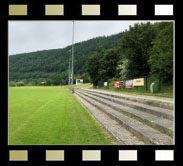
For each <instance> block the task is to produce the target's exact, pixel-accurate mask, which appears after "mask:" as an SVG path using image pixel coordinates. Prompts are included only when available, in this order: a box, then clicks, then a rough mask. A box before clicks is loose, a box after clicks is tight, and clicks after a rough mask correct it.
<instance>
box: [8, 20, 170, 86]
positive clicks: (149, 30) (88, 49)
mask: <svg viewBox="0 0 183 166" xmlns="http://www.w3.org/2000/svg"><path fill="white" fill-rule="evenodd" d="M69 56H70V57H71V46H68V47H66V48H63V49H55V50H44V51H38V52H33V53H25V54H19V55H12V56H10V57H9V68H10V75H9V76H10V81H11V82H10V83H12V84H11V85H13V84H14V83H15V82H22V83H23V84H26V85H39V84H41V82H46V84H47V85H66V84H67V83H68V69H69V64H68V61H69ZM149 75H157V77H158V78H159V79H160V80H161V81H162V83H170V84H172V83H173V23H172V22H158V23H150V22H148V23H137V24H135V25H134V26H132V27H131V26H130V27H129V30H128V31H125V32H121V33H119V34H115V35H112V36H107V37H105V36H104V37H97V38H94V39H90V40H88V41H83V42H81V43H77V44H75V46H74V76H75V77H74V79H75V78H84V82H91V83H92V84H93V85H94V86H96V85H98V83H99V82H104V81H109V82H110V81H114V80H127V79H133V78H139V77H146V76H149ZM74 82H75V81H74Z"/></svg>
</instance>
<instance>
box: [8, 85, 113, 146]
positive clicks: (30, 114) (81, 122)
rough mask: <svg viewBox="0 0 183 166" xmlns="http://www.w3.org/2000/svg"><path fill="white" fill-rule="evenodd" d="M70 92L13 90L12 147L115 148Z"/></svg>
mask: <svg viewBox="0 0 183 166" xmlns="http://www.w3.org/2000/svg"><path fill="white" fill-rule="evenodd" d="M111 143H112V140H111V138H110V136H109V135H108V134H107V133H105V132H104V131H103V130H102V128H101V126H100V125H99V124H98V122H96V121H95V120H94V118H92V116H91V115H90V114H89V113H88V112H87V111H86V110H85V109H84V108H83V107H82V106H81V104H80V103H79V102H78V101H77V99H76V98H75V97H74V96H73V95H72V94H70V93H69V90H68V89H66V88H59V87H57V88H55V87H21V88H18V87H14V88H10V89H9V144H10V145H17V144H22V145H23V144H27V145H29V144H42V145H45V144H111Z"/></svg>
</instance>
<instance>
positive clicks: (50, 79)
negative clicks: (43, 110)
mask: <svg viewBox="0 0 183 166" xmlns="http://www.w3.org/2000/svg"><path fill="white" fill-rule="evenodd" d="M122 36H123V33H119V34H115V35H112V36H103V37H97V38H94V39H90V40H87V41H83V42H80V43H76V44H75V46H74V74H75V78H80V77H81V78H84V81H85V82H88V75H87V72H86V63H87V60H88V57H90V56H91V55H92V54H93V53H94V51H95V50H96V48H97V47H98V46H103V47H104V48H105V49H109V48H111V47H116V46H117V45H118V44H119V43H120V41H121V39H122ZM69 55H70V56H71V46H68V47H66V48H62V49H54V50H43V51H38V52H31V53H24V54H17V55H10V56H9V71H10V73H9V79H10V83H12V84H13V82H20V81H21V82H24V84H30V85H39V84H40V83H41V82H42V81H46V83H47V85H64V84H67V83H68V69H69V65H68V61H69Z"/></svg>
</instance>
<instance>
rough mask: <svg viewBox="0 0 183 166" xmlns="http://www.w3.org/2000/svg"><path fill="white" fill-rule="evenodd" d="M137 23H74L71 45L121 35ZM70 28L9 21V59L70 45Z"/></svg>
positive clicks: (50, 23) (70, 24)
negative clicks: (20, 54) (120, 33)
mask: <svg viewBox="0 0 183 166" xmlns="http://www.w3.org/2000/svg"><path fill="white" fill-rule="evenodd" d="M137 22H140V21H74V43H78V42H81V41H85V40H88V39H92V38H94V37H98V36H104V35H105V36H109V35H112V34H116V33H119V32H123V31H125V30H128V29H129V26H130V25H131V26H133V25H134V24H135V23H137ZM143 22H144V21H143ZM72 28H73V22H72V21H9V39H8V41H9V55H14V54H19V53H28V52H34V51H40V50H49V49H57V48H64V47H66V46H68V45H71V44H72V34H73V33H72Z"/></svg>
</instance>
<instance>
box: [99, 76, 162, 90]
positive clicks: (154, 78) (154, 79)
mask: <svg viewBox="0 0 183 166" xmlns="http://www.w3.org/2000/svg"><path fill="white" fill-rule="evenodd" d="M139 78H144V86H133V88H125V85H124V86H120V87H119V88H115V87H114V81H111V82H109V81H108V82H109V83H108V86H104V83H103V82H99V83H98V88H102V89H114V90H123V91H141V92H149V91H150V85H151V84H152V83H154V92H160V91H161V81H160V77H159V76H158V75H149V76H143V77H138V78H133V79H139ZM133 79H127V80H133ZM116 81H121V80H116ZM124 81H125V80H124Z"/></svg>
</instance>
